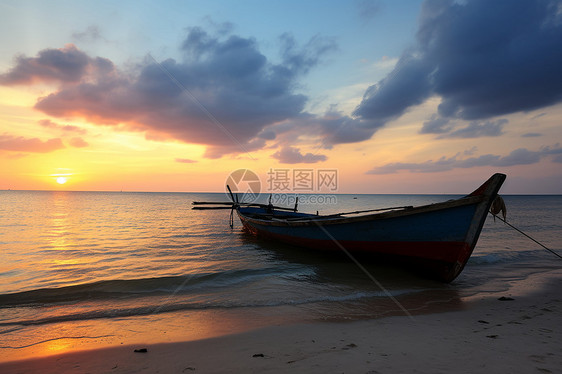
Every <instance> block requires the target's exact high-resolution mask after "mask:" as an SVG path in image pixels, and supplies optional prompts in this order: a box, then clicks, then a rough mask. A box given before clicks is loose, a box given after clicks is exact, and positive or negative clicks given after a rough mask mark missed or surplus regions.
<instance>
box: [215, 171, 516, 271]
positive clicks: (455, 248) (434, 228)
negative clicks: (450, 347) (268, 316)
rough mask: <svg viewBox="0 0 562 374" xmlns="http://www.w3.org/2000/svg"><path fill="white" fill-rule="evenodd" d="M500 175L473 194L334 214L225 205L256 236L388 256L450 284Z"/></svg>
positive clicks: (475, 238) (471, 247)
mask: <svg viewBox="0 0 562 374" xmlns="http://www.w3.org/2000/svg"><path fill="white" fill-rule="evenodd" d="M505 178H506V176H505V175H504V174H494V175H493V176H492V177H491V178H490V179H488V180H487V181H486V182H485V183H484V184H483V185H482V186H480V187H479V188H478V189H476V190H475V191H474V192H472V193H471V194H469V195H467V196H464V197H462V198H459V199H456V200H450V201H445V202H441V203H436V204H430V205H423V206H417V207H411V206H409V207H397V208H388V209H374V210H366V211H359V212H349V213H340V214H334V215H315V214H306V213H299V212H296V207H295V209H294V210H293V211H288V210H287V209H286V208H285V209H283V210H281V209H282V208H279V207H273V206H271V204H270V205H262V204H237V203H234V204H232V203H230V204H231V205H232V209H234V210H235V211H236V213H237V214H238V217H239V218H240V221H241V222H242V224H243V226H244V229H245V230H246V231H247V232H249V233H251V234H254V235H257V236H258V237H263V238H266V239H271V240H276V241H280V242H284V243H288V244H292V245H295V246H299V247H304V248H311V249H318V250H332V251H344V252H348V253H350V254H351V253H353V254H363V255H368V256H369V257H374V258H377V259H379V258H381V257H382V258H385V259H391V260H393V261H399V262H400V263H405V264H409V265H413V266H414V267H415V269H416V270H418V271H420V272H422V273H424V274H426V275H428V276H430V277H432V278H436V279H439V280H441V281H444V282H451V281H452V280H454V279H455V278H456V277H457V276H458V275H459V274H460V273H461V271H462V270H463V268H464V267H465V265H466V263H467V261H468V259H469V258H470V255H471V254H472V251H473V250H474V247H475V246H476V242H477V241H478V237H479V236H480V232H481V230H482V226H483V225H484V221H485V220H486V216H487V214H488V211H489V210H490V207H491V205H492V203H493V201H494V200H495V199H496V196H497V193H498V191H499V189H500V187H501V185H502V184H503V182H504V180H505ZM233 200H234V196H233ZM226 208H228V207H226Z"/></svg>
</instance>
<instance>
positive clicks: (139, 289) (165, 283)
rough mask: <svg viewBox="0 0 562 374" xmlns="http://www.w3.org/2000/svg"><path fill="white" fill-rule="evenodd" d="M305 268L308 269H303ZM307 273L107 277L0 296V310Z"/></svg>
mask: <svg viewBox="0 0 562 374" xmlns="http://www.w3.org/2000/svg"><path fill="white" fill-rule="evenodd" d="M307 270H308V271H307ZM299 275H311V274H310V269H304V268H302V267H298V266H293V267H290V266H285V267H283V268H281V267H276V268H269V267H268V268H258V269H243V270H227V271H223V272H216V273H200V274H192V275H182V276H170V277H158V278H144V279H129V280H107V281H100V282H93V283H87V284H81V285H75V286H67V287H60V288H43V289H37V290H32V291H25V292H19V293H11V294H4V295H0V309H2V308H6V307H15V306H29V305H38V304H39V305H42V304H52V303H64V302H73V301H82V300H103V299H113V298H120V299H123V298H126V297H137V296H161V295H167V294H184V293H188V292H190V291H193V290H196V289H201V288H204V289H207V290H209V289H213V288H217V287H229V286H233V285H236V284H239V283H244V282H250V281H255V280H259V279H260V278H266V277H271V276H275V277H283V276H285V277H287V276H299Z"/></svg>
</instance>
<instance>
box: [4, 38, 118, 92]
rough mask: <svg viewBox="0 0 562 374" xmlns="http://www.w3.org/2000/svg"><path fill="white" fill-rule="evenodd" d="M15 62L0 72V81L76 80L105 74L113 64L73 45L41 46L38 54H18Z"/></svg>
mask: <svg viewBox="0 0 562 374" xmlns="http://www.w3.org/2000/svg"><path fill="white" fill-rule="evenodd" d="M15 63H16V64H15V66H14V67H13V68H12V69H11V70H10V71H8V72H7V73H5V74H0V84H2V85H6V86H13V85H26V84H33V83H36V82H66V83H71V82H79V81H81V80H82V79H84V78H85V77H86V76H88V75H91V74H93V73H98V72H100V73H106V72H108V71H111V70H112V69H113V63H112V62H111V61H109V60H108V59H105V58H100V57H97V58H91V57H89V56H88V55H87V54H86V53H84V52H82V51H80V50H78V48H76V46H74V45H73V44H68V45H66V46H65V47H64V48H59V49H44V50H42V51H40V52H39V54H38V56H37V57H25V56H18V57H17V58H16V60H15Z"/></svg>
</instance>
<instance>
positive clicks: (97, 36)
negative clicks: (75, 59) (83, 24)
mask: <svg viewBox="0 0 562 374" xmlns="http://www.w3.org/2000/svg"><path fill="white" fill-rule="evenodd" d="M72 39H74V40H76V41H79V42H95V41H98V40H105V38H104V37H102V35H101V32H100V29H99V27H98V26H96V25H91V26H88V27H87V28H86V30H84V31H82V32H75V33H72Z"/></svg>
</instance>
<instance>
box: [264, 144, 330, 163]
mask: <svg viewBox="0 0 562 374" xmlns="http://www.w3.org/2000/svg"><path fill="white" fill-rule="evenodd" d="M271 157H273V158H275V159H277V160H279V162H281V163H283V164H313V163H316V162H322V161H326V160H327V159H328V158H327V157H326V156H324V155H317V154H313V153H307V154H304V155H303V154H302V153H301V152H300V149H298V148H293V147H290V146H287V147H283V148H282V149H281V150H280V151H278V152H276V153H274V154H273V155H271Z"/></svg>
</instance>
